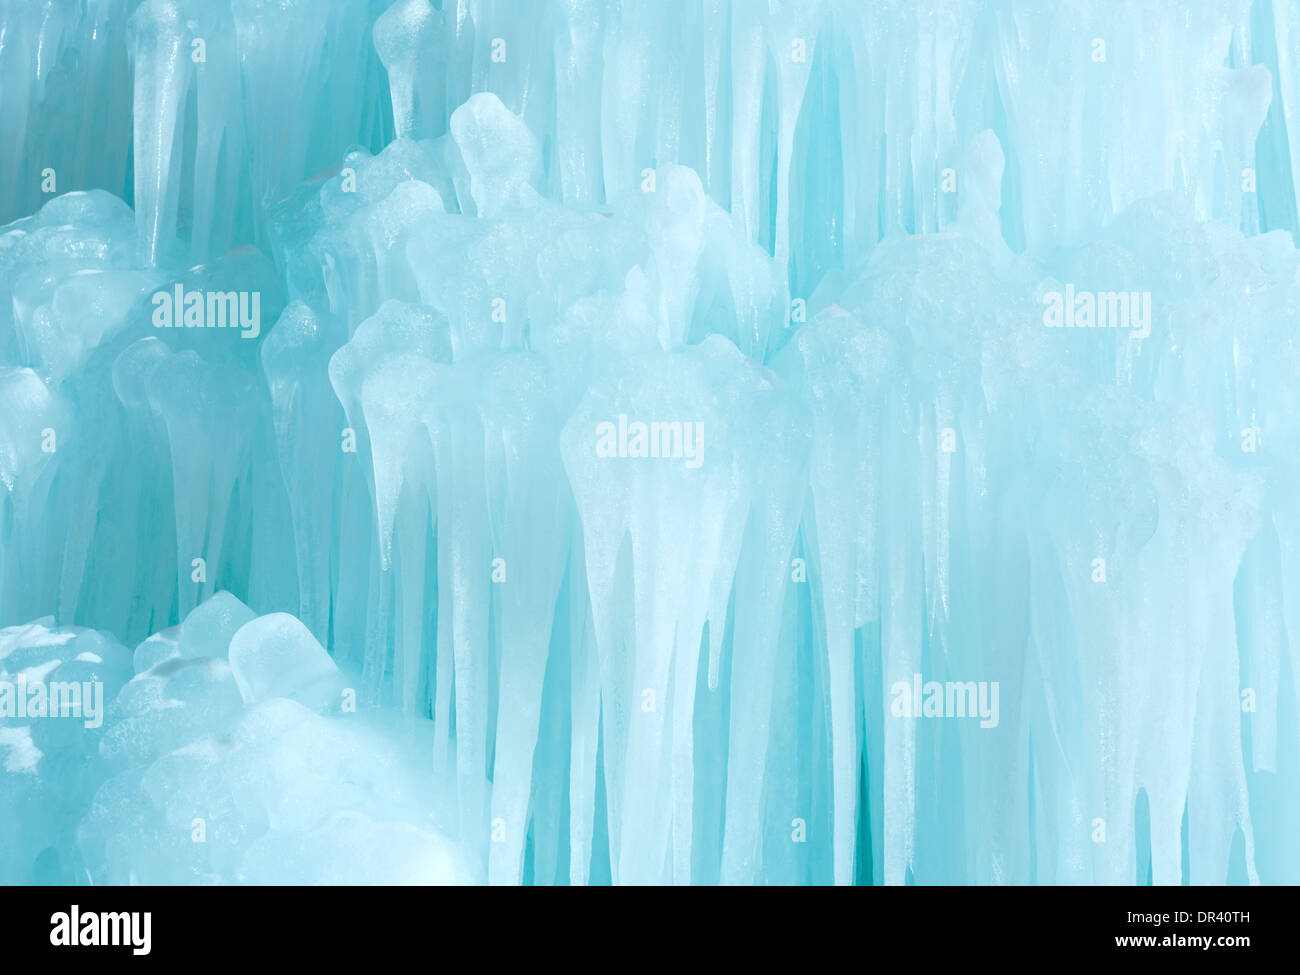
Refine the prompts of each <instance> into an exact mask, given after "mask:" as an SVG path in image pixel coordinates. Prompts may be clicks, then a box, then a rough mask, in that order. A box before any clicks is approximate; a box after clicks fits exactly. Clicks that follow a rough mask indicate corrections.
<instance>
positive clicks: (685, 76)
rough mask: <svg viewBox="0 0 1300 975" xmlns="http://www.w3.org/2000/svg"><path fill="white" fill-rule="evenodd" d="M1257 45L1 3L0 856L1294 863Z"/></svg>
mask: <svg viewBox="0 0 1300 975" xmlns="http://www.w3.org/2000/svg"><path fill="white" fill-rule="evenodd" d="M1297 30H1300V2H1298V0H1271V2H1270V0H1256V2H1254V3H1251V2H1248V0H1234V2H1231V3H1226V4H1225V3H1222V2H1218V3H1210V2H1206V3H1200V2H1193V3H1185V2H1184V3H1173V2H1167V0H1160V2H1137V0H1134V2H1131V3H1130V2H1117V3H1114V4H1097V3H1092V2H1082V0H1081V2H1077V3H1076V2H1067V3H1061V4H1052V5H1044V4H1040V3H1034V2H1029V0H1024V2H1022V0H987V2H985V0H945V2H942V3H935V4H928V5H927V4H920V3H914V2H904V0H886V2H880V3H862V2H859V0H443V2H441V3H436V2H430V0H396V2H393V3H391V4H390V3H384V2H380V0H333V2H324V0H277V2H274V3H272V2H262V0H203V2H197V0H194V2H191V0H165V2H164V0H143V2H132V0H14V2H9V3H6V4H5V5H4V7H3V8H0V134H3V136H4V138H5V140H6V144H8V145H12V146H15V147H18V150H19V151H17V152H16V153H15V157H16V158H15V161H14V164H13V165H11V166H7V167H5V168H4V169H3V171H0V220H12V221H13V222H10V223H7V224H6V225H4V226H3V227H0V483H3V486H4V490H3V491H0V626H8V627H10V629H6V630H3V631H0V668H3V673H2V674H0V687H3V686H4V684H3V682H4V681H10V682H13V681H16V680H17V675H18V674H19V673H27V672H29V671H30V672H31V675H32V676H33V679H35V677H36V676H40V677H41V678H42V679H44V678H45V677H47V676H49V675H50V674H54V673H57V671H58V670H61V669H65V668H69V667H73V666H74V664H77V663H78V662H79V663H80V665H81V668H82V669H86V667H87V666H90V665H93V666H94V667H99V668H101V670H97V671H96V673H101V671H102V675H103V683H104V686H105V689H106V691H107V692H108V695H109V701H110V705H109V707H108V710H107V715H106V720H105V722H104V724H103V726H102V728H100V729H98V730H94V731H92V730H90V729H86V730H85V731H84V732H83V731H82V725H81V724H75V725H73V724H66V723H65V724H57V723H55V722H54V720H52V719H46V718H43V719H41V720H40V721H39V722H36V721H33V720H32V719H31V718H30V716H16V715H8V714H0V769H2V776H0V783H3V788H4V793H3V795H0V821H2V822H6V823H7V822H10V821H12V822H13V823H14V824H15V827H16V829H17V830H18V835H20V836H21V837H23V839H22V842H21V844H20V845H19V847H18V848H17V849H16V850H12V851H10V850H6V851H5V859H4V860H0V866H2V868H3V869H0V880H4V881H31V880H53V879H64V880H69V879H71V880H75V881H78V882H81V881H89V882H96V883H102V882H127V881H130V880H133V879H134V880H142V881H151V882H176V883H181V882H212V881H218V882H246V881H256V880H268V879H269V880H275V879H279V880H283V881H286V882H360V881H390V882H480V881H490V882H494V883H520V882H529V883H544V884H549V883H607V882H622V883H658V882H665V883H666V882H673V883H831V882H834V883H853V882H866V883H871V882H876V883H1004V882H1009V883H1135V882H1136V883H1147V882H1154V883H1160V884H1166V883H1169V884H1176V883H1180V882H1190V883H1223V882H1225V881H1227V882H1233V883H1251V882H1264V883H1270V882H1272V883H1276V882H1294V881H1295V880H1296V879H1297V878H1300V844H1298V843H1297V841H1296V839H1295V833H1294V828H1293V823H1294V822H1295V818H1296V816H1297V815H1298V814H1300V748H1297V744H1300V739H1298V738H1297V735H1298V734H1300V731H1298V729H1300V722H1297V720H1296V704H1297V701H1298V700H1300V660H1298V659H1297V657H1296V647H1297V646H1300V507H1298V506H1297V501H1296V492H1295V490H1294V485H1295V483H1296V479H1297V477H1298V476H1300V464H1298V462H1297V460H1296V458H1297V457H1300V421H1298V419H1297V418H1298V417H1300V401H1298V398H1297V393H1296V392H1295V375H1296V370H1297V368H1298V367H1300V350H1297V347H1296V339H1295V336H1294V329H1293V327H1292V326H1293V323H1294V321H1295V318H1296V315H1297V308H1298V307H1300V286H1298V285H1297V272H1298V271H1300V258H1298V256H1297V253H1296V250H1295V245H1294V239H1293V234H1294V233H1295V232H1296V231H1297V229H1300V226H1298V225H1297V210H1298V207H1297V196H1298V194H1300V182H1296V179H1297V177H1296V175H1295V174H1296V172H1297V166H1298V165H1300V160H1297V159H1296V158H1295V155H1296V151H1297V141H1296V140H1297V138H1300V136H1298V135H1297V133H1298V132H1300V122H1298V121H1297V120H1296V119H1295V118H1294V110H1295V106H1296V104H1297V102H1298V101H1300V66H1297V65H1295V64H1294V63H1293V61H1294V57H1293V48H1294V47H1295V45H1294V40H1295V37H1294V35H1295V32H1296V31H1297ZM215 319H220V321H219V322H218V321H216V320H215ZM209 326H211V327H209ZM33 620H36V621H37V622H35V623H33V622H31V621H33ZM92 628H93V629H92ZM83 643H84V644H86V646H85V648H84V650H83V648H82V644H83ZM124 646H138V649H137V650H136V651H135V653H134V656H133V657H131V656H130V655H129V654H128V652H127V651H126V650H125V649H124ZM67 648H73V649H76V650H77V652H78V653H77V655H73V654H72V652H71V650H70V649H67ZM91 657H93V658H94V659H93V660H91V659H90V658H91ZM51 679H53V678H51ZM24 680H26V678H24ZM936 687H937V693H934V688H936ZM0 703H2V702H0ZM58 720H59V721H64V719H58ZM51 727H53V728H54V729H56V730H57V733H55V731H51V730H50V728H51ZM42 810H52V811H53V812H52V814H50V815H46V814H45V813H44V812H42ZM196 821H201V822H202V823H203V824H204V830H205V833H204V835H205V836H206V837H207V839H205V840H204V841H202V842H200V841H196V840H195V839H194V833H195V829H196V828H197V827H195V825H194V824H195V822H196ZM123 837H130V840H129V841H127V840H125V839H123Z"/></svg>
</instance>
